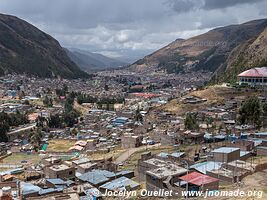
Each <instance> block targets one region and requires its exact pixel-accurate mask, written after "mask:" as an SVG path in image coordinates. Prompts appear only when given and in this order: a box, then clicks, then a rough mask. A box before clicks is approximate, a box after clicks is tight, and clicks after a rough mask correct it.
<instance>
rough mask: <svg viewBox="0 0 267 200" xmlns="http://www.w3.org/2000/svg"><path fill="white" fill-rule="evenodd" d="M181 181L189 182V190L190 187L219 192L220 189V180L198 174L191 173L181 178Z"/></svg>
mask: <svg viewBox="0 0 267 200" xmlns="http://www.w3.org/2000/svg"><path fill="white" fill-rule="evenodd" d="M179 179H180V180H182V181H185V182H187V183H188V184H189V188H190V186H191V188H192V187H194V188H195V187H197V188H199V189H201V190H207V189H208V190H218V188H219V179H217V178H213V177H210V176H208V175H205V174H201V173H198V172H191V173H189V174H187V175H184V176H181V177H179Z"/></svg>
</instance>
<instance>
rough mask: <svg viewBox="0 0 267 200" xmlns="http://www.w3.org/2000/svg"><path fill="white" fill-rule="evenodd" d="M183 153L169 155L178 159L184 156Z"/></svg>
mask: <svg viewBox="0 0 267 200" xmlns="http://www.w3.org/2000/svg"><path fill="white" fill-rule="evenodd" d="M184 154H185V153H184V152H174V153H172V154H171V156H172V157H176V158H180V157H181V156H182V155H184Z"/></svg>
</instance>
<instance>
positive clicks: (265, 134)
mask: <svg viewBox="0 0 267 200" xmlns="http://www.w3.org/2000/svg"><path fill="white" fill-rule="evenodd" d="M255 135H257V136H267V132H260V133H255Z"/></svg>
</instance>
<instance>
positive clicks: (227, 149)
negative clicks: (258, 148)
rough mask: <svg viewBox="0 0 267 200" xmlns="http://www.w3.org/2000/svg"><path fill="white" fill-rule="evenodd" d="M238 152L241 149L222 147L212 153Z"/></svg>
mask: <svg viewBox="0 0 267 200" xmlns="http://www.w3.org/2000/svg"><path fill="white" fill-rule="evenodd" d="M237 150H240V149H239V148H235V147H220V148H218V149H214V150H213V151H212V153H231V152H234V151H237Z"/></svg>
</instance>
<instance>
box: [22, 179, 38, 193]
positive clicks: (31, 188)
mask: <svg viewBox="0 0 267 200" xmlns="http://www.w3.org/2000/svg"><path fill="white" fill-rule="evenodd" d="M21 187H22V195H28V194H33V193H39V191H40V190H41V188H40V187H38V186H36V185H33V184H31V183H26V182H21Z"/></svg>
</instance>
